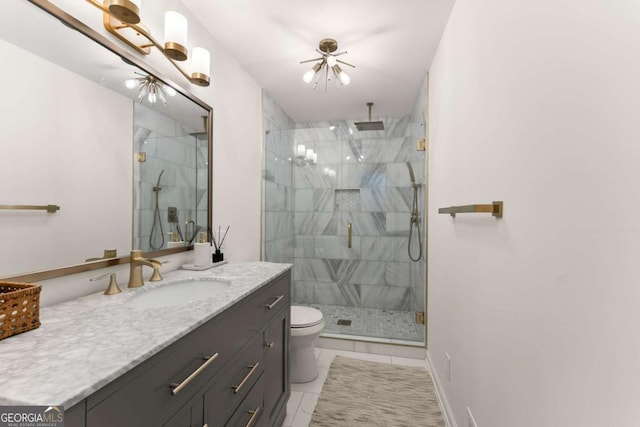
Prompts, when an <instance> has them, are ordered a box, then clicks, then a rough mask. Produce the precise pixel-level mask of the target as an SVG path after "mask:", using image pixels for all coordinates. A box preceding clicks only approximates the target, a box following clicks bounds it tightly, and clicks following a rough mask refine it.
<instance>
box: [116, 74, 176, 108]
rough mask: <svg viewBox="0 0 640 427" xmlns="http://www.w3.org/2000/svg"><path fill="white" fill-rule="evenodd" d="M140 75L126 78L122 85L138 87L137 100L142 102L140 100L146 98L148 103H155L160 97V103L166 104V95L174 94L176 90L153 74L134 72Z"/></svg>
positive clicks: (129, 87) (132, 87) (130, 87)
mask: <svg viewBox="0 0 640 427" xmlns="http://www.w3.org/2000/svg"><path fill="white" fill-rule="evenodd" d="M136 74H138V75H139V76H142V77H136V78H133V79H127V80H125V81H124V85H125V86H126V87H127V88H128V89H135V88H138V98H137V99H136V101H138V102H139V103H140V104H142V101H143V100H144V99H145V98H146V99H147V102H149V104H155V103H156V102H158V99H160V102H162V105H164V106H165V107H166V106H167V96H175V95H176V93H177V92H176V90H175V89H174V88H172V87H171V86H169V85H166V84H164V83H162V82H161V81H160V80H158V79H156V78H155V77H153V76H149V75H145V74H140V73H136Z"/></svg>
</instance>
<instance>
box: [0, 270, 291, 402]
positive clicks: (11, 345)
mask: <svg viewBox="0 0 640 427" xmlns="http://www.w3.org/2000/svg"><path fill="white" fill-rule="evenodd" d="M289 268H291V265H290V264H274V263H268V262H245V263H229V264H225V265H222V266H220V267H217V268H214V269H211V270H207V271H187V270H177V271H173V272H170V273H166V274H165V278H164V280H163V281H161V282H155V283H152V282H148V281H147V282H145V286H143V287H142V288H136V289H128V288H127V287H126V283H125V284H120V286H121V288H122V289H123V292H122V293H120V294H117V295H111V296H107V295H103V294H102V293H97V294H92V295H88V296H86V297H81V298H77V299H74V300H71V301H68V302H64V303H61V304H57V305H52V306H49V307H42V308H41V309H40V322H41V323H42V325H41V326H40V327H39V328H37V329H34V330H31V331H28V332H24V333H22V334H18V335H14V336H12V337H9V338H6V339H4V340H0V405H47V406H49V405H54V406H56V405H57V406H64V407H65V408H66V409H69V408H70V407H71V406H73V405H74V404H76V403H78V402H79V401H81V400H82V399H84V398H86V397H88V396H89V395H91V394H92V393H93V392H95V391H96V390H98V389H100V388H102V387H103V386H105V385H106V384H108V383H110V382H111V381H113V380H114V379H116V378H118V377H119V376H120V375H122V374H124V373H125V372H127V371H129V370H130V369H132V368H134V367H135V366H137V365H138V364H140V363H141V362H144V361H145V360H147V359H148V358H150V357H151V356H153V355H154V354H156V353H158V352H159V351H161V350H162V349H164V348H165V347H167V346H168V345H170V344H172V343H174V342H175V341H177V340H178V339H179V338H181V337H183V336H185V335H186V334H188V333H189V332H191V331H192V330H194V329H196V328H197V327H198V326H200V325H202V324H203V323H205V322H206V321H208V320H209V319H211V318H212V317H214V316H215V315H216V314H218V313H221V312H222V311H224V310H225V309H226V308H228V307H230V306H231V305H233V304H235V303H236V302H238V301H240V300H241V299H242V298H244V297H245V296H247V295H249V294H250V293H252V292H253V291H255V290H256V289H258V288H260V287H262V286H263V285H265V284H266V283H267V282H269V281H270V280H271V279H273V278H275V277H276V276H278V275H280V274H281V273H283V272H284V271H286V270H288V269H289ZM191 277H193V278H206V277H210V278H218V279H223V280H226V281H230V282H231V285H230V286H229V289H228V290H225V291H224V292H221V293H220V294H219V295H216V296H214V297H212V298H207V299H203V300H200V301H198V302H194V303H189V305H188V309H185V305H179V306H172V307H165V308H153V309H139V308H131V307H129V306H127V305H125V302H126V301H128V300H129V299H131V298H133V297H134V296H135V295H138V294H139V293H142V292H149V291H150V290H152V289H155V288H158V287H163V286H167V285H170V284H171V283H172V282H174V281H176V280H181V279H185V278H191ZM123 285H124V286H123ZM175 286H179V284H176V285H175Z"/></svg>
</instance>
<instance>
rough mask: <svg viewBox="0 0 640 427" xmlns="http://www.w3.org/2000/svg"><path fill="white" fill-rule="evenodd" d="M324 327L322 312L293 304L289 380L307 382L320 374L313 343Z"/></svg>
mask: <svg viewBox="0 0 640 427" xmlns="http://www.w3.org/2000/svg"><path fill="white" fill-rule="evenodd" d="M322 329H324V320H323V318H322V312H321V311H320V310H318V309H315V308H312V307H302V306H298V305H292V306H291V341H290V343H291V347H290V353H289V363H290V367H289V369H290V371H289V381H290V382H292V383H307V382H309V381H313V380H314V379H315V378H316V377H317V376H318V367H317V366H316V355H315V352H314V350H313V344H314V342H315V340H316V338H318V337H319V336H320V333H321V332H322Z"/></svg>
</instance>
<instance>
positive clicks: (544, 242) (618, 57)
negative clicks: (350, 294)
mask: <svg viewBox="0 0 640 427" xmlns="http://www.w3.org/2000/svg"><path fill="white" fill-rule="evenodd" d="M639 52H640V3H638V2H637V1H635V0H619V1H616V2H605V1H597V0H587V1H578V0H561V1H558V0H555V1H550V0H543V1H538V2H530V1H521V0H517V1H513V0H485V1H482V2H477V1H472V0H458V1H457V2H456V5H455V7H454V10H453V13H452V15H451V18H450V20H449V23H448V26H447V29H446V31H445V34H444V36H443V38H442V41H441V43H440V47H439V50H438V53H437V55H436V58H435V60H434V63H433V66H432V68H431V71H430V80H431V85H430V108H431V114H430V119H431V132H430V137H431V150H432V151H431V155H430V156H431V159H430V160H431V164H430V167H431V187H430V200H429V206H430V217H429V222H430V224H429V244H430V248H429V253H430V257H431V258H430V260H429V282H428V283H429V299H428V301H429V313H430V317H429V334H428V336H429V342H428V345H429V353H430V357H431V358H432V360H433V363H434V364H435V368H436V373H437V375H438V377H439V378H440V380H441V381H442V383H443V386H444V390H445V392H446V397H447V398H448V400H449V403H450V404H451V406H452V409H453V413H454V414H455V418H456V420H457V423H458V425H460V426H465V427H466V426H467V425H468V421H467V416H466V409H465V408H466V407H467V406H468V407H470V408H471V411H472V412H473V415H474V417H475V420H476V422H477V425H478V427H500V426H505V427H513V426H518V427H526V426H536V427H540V426H545V427H549V426H563V427H564V426H583V427H584V426H605V425H606V426H616V427H623V426H638V425H640V405H638V400H639V398H640V333H638V332H637V328H638V327H639V326H640V212H639V211H640V197H638V194H640V144H639V140H640V138H639V136H640V135H639V133H640V120H639V117H640V96H639V95H640V54H639ZM492 200H504V202H505V211H504V218H503V219H501V220H496V219H493V218H492V217H490V216H487V215H479V214H476V215H470V214H467V215H458V217H457V218H455V219H452V218H450V217H449V216H448V215H438V214H437V209H438V208H440V207H443V206H450V205H457V204H472V203H486V202H491V201H492ZM445 352H448V353H449V355H450V356H451V359H452V372H451V380H450V381H449V380H448V379H447V374H446V362H445V356H444V353H445Z"/></svg>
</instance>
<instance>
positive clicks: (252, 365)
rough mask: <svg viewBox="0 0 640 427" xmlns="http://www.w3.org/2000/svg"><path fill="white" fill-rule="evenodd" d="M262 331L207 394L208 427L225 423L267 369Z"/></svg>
mask: <svg viewBox="0 0 640 427" xmlns="http://www.w3.org/2000/svg"><path fill="white" fill-rule="evenodd" d="M263 347H264V343H263V340H262V334H260V335H258V336H256V337H255V338H254V340H253V341H252V342H251V343H250V344H249V345H248V346H247V347H245V348H243V349H242V350H240V351H239V352H238V354H237V355H236V356H235V357H234V360H233V362H231V363H230V364H229V365H228V366H227V367H225V369H224V372H223V373H221V374H220V375H218V376H216V377H215V378H214V380H213V382H212V384H211V386H209V388H208V389H207V391H206V392H205V394H204V413H205V420H207V425H208V426H209V427H214V426H223V425H224V424H225V421H226V420H227V419H228V418H229V417H230V416H231V414H232V413H233V411H234V410H235V408H237V407H238V405H239V404H240V402H242V400H243V399H244V398H245V396H247V394H248V393H249V391H250V390H251V387H253V385H254V384H255V383H256V381H257V380H258V378H259V377H260V376H261V375H262V373H263V372H264V351H263Z"/></svg>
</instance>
